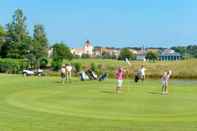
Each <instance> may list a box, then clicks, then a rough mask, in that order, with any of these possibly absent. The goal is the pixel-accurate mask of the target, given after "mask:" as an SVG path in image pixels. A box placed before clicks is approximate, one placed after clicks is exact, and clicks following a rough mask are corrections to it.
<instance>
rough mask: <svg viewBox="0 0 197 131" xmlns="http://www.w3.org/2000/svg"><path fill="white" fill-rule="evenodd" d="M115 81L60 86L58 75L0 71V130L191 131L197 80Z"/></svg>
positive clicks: (195, 114)
mask: <svg viewBox="0 0 197 131" xmlns="http://www.w3.org/2000/svg"><path fill="white" fill-rule="evenodd" d="M115 83H116V82H115V80H108V81H105V82H101V83H99V82H98V81H86V82H81V81H79V80H78V79H77V78H75V79H74V80H73V81H72V83H66V84H65V85H62V84H61V83H60V82H59V78H58V77H42V78H38V77H28V78H24V77H22V76H16V75H2V74H1V75H0V131H150V130H151V131H196V130H197V126H196V122H197V112H196V110H195V109H196V108H197V103H196V101H197V97H196V92H197V82H196V81H191V80H184V81H182V80H173V81H171V82H170V89H169V90H170V94H169V95H168V96H161V95H160V91H161V88H160V81H159V80H147V81H145V82H144V83H143V85H142V83H138V84H134V83H133V82H132V81H131V80H126V81H125V82H124V87H125V88H124V91H123V92H122V93H120V94H118V95H116V94H114V93H113V88H114V86H115Z"/></svg>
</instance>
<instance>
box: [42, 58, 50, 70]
mask: <svg viewBox="0 0 197 131" xmlns="http://www.w3.org/2000/svg"><path fill="white" fill-rule="evenodd" d="M47 65H48V59H47V58H42V59H41V60H40V68H46V67H47Z"/></svg>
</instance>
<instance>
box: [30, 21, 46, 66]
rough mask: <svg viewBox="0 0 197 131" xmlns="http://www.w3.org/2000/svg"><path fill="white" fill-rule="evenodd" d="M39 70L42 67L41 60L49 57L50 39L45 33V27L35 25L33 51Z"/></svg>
mask: <svg viewBox="0 0 197 131" xmlns="http://www.w3.org/2000/svg"><path fill="white" fill-rule="evenodd" d="M32 52H33V54H34V57H35V60H36V63H35V65H36V66H37V68H39V66H40V60H41V59H42V58H46V57H47V53H48V39H47V36H46V33H45V31H44V27H43V25H40V24H38V25H35V26H34V33H33V50H32Z"/></svg>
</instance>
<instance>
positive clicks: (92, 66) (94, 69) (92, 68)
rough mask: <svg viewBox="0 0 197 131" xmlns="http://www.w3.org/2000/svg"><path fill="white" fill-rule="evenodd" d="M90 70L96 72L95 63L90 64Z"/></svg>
mask: <svg viewBox="0 0 197 131" xmlns="http://www.w3.org/2000/svg"><path fill="white" fill-rule="evenodd" d="M90 68H91V70H92V71H94V72H96V70H97V67H96V64H95V63H91V66H90Z"/></svg>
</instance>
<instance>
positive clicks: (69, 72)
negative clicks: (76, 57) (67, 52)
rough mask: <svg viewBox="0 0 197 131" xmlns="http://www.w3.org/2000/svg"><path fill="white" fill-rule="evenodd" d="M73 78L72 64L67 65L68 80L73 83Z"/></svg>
mask: <svg viewBox="0 0 197 131" xmlns="http://www.w3.org/2000/svg"><path fill="white" fill-rule="evenodd" d="M71 76H72V66H71V64H67V65H66V80H67V81H71Z"/></svg>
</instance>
